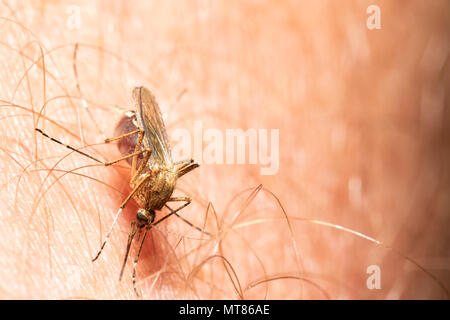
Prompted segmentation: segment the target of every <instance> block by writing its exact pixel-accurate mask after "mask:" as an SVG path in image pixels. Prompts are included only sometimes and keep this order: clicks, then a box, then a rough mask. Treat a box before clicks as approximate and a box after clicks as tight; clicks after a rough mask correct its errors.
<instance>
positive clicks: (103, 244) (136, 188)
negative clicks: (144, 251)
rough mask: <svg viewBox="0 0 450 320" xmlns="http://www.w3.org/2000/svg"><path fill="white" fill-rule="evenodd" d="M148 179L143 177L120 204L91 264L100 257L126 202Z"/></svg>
mask: <svg viewBox="0 0 450 320" xmlns="http://www.w3.org/2000/svg"><path fill="white" fill-rule="evenodd" d="M148 178H150V175H147V176H145V177H144V178H143V179H142V180H141V181H140V182H139V184H138V185H137V186H136V187H134V189H133V190H132V191H131V192H130V194H129V195H128V197H127V198H126V199H125V200H124V201H123V202H122V204H121V205H120V207H119V210H118V211H117V213H116V216H115V217H114V220H113V223H112V225H111V228H110V229H109V231H108V234H107V235H106V238H105V240H104V241H103V243H102V246H101V247H100V250H99V251H98V253H97V255H96V256H95V258H94V259H92V262H94V261H95V260H97V258H98V257H99V256H100V254H101V253H102V251H103V248H104V247H105V245H106V243H107V242H108V240H109V237H110V236H111V232H112V230H113V228H114V226H115V224H116V222H117V219H118V218H119V216H120V214H121V213H122V210H123V208H125V206H126V205H127V203H128V201H130V199H131V198H132V197H133V195H134V194H135V193H136V192H137V191H138V190H139V188H140V187H141V185H142V184H143V183H144V182H145V181H147V179H148Z"/></svg>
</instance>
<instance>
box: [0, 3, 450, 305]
mask: <svg viewBox="0 0 450 320" xmlns="http://www.w3.org/2000/svg"><path fill="white" fill-rule="evenodd" d="M372 2H373V1H368V2H364V1H363V2H358V3H357V4H356V3H350V2H348V3H347V2H346V3H345V4H341V3H340V4H339V5H338V4H337V3H336V2H332V1H329V2H328V1H309V2H294V3H292V4H290V5H286V4H280V3H279V2H275V1H273V2H271V1H267V2H264V3H263V4H258V5H256V4H249V3H244V2H239V3H234V4H232V3H230V2H227V1H224V2H219V1H214V2H211V3H209V2H205V3H203V2H202V3H198V4H197V3H195V4H194V3H193V2H186V3H181V2H178V1H177V2H171V3H165V4H164V5H162V4H160V3H159V2H155V3H148V2H147V1H145V2H144V1H142V2H137V3H136V2H135V1H133V2H109V1H108V2H101V1H99V2H80V3H73V2H71V3H70V4H68V3H60V2H46V1H43V2H39V3H33V4H27V5H23V4H17V3H15V2H4V3H3V4H2V5H1V7H2V8H1V11H0V13H1V16H2V17H4V18H3V19H2V20H1V29H0V30H1V31H0V35H1V50H0V57H1V59H2V61H3V68H2V70H1V71H0V74H1V78H2V80H1V81H2V85H1V87H0V99H1V101H2V102H1V107H0V108H1V113H0V123H1V124H0V132H1V135H0V137H2V141H1V143H0V147H1V149H0V157H1V158H0V168H1V171H2V174H1V176H0V186H2V192H1V201H0V206H3V207H2V210H0V217H1V219H0V237H1V241H0V255H1V260H0V297H1V298H4V299H7V298H13V299H17V298H28V299H30V298H32V299H37V298H43V299H54V298H56V299H71V298H82V299H83V298H85V299H105V298H106V299H120V298H125V299H135V298H136V294H135V292H134V290H133V284H132V280H131V278H132V272H133V269H132V268H133V266H132V265H133V264H132V259H134V257H135V255H136V253H137V249H136V247H135V246H136V244H135V246H134V247H133V249H132V250H131V253H130V257H129V259H128V264H127V267H126V268H125V271H124V276H123V279H122V280H121V282H119V281H118V278H119V272H120V267H121V264H122V261H123V258H124V252H125V246H126V241H127V236H128V230H129V227H130V223H131V221H132V220H133V219H134V217H135V214H136V210H137V208H138V206H137V205H136V203H134V202H130V204H129V205H127V207H126V209H125V210H124V213H123V215H122V216H121V217H119V220H118V223H117V226H116V227H115V229H114V231H113V233H112V235H111V238H110V241H109V242H108V243H107V245H106V247H105V249H104V251H103V252H102V254H101V255H100V257H99V259H98V260H97V261H95V262H94V263H93V262H92V261H91V259H92V258H93V257H94V256H95V254H96V253H97V251H98V249H99V247H100V243H101V240H102V239H104V238H105V234H106V233H107V231H108V229H109V227H110V225H111V223H112V221H113V217H114V214H115V213H116V212H117V210H118V207H119V206H120V204H121V202H122V201H123V199H125V197H126V196H127V194H128V193H129V192H130V191H131V190H130V188H129V186H128V181H129V179H130V169H129V166H128V165H127V163H126V162H125V161H123V162H121V163H119V164H117V165H114V166H111V167H107V168H104V167H102V166H101V165H97V164H96V163H95V162H94V161H93V160H91V159H88V158H86V157H83V156H82V155H77V154H75V153H71V151H70V150H68V149H66V148H64V147H63V146H61V145H58V144H56V143H53V142H52V141H50V140H48V139H46V138H44V137H42V136H40V135H39V134H38V133H37V132H36V131H35V130H34V128H35V127H39V128H42V129H43V130H45V131H46V132H48V133H49V134H51V135H52V136H54V137H56V138H57V139H60V140H62V141H64V142H65V143H68V144H70V145H73V146H75V147H80V146H82V145H83V144H98V145H96V146H95V147H93V148H86V149H83V151H85V152H88V153H90V154H92V155H94V156H95V157H98V158H101V159H106V160H113V159H117V158H119V157H120V156H121V154H120V153H119V152H118V151H117V148H116V147H115V145H114V144H113V143H111V144H104V143H102V140H103V138H102V135H101V132H99V131H104V133H105V135H106V136H108V137H112V135H113V132H114V126H115V123H117V121H118V120H119V119H120V117H121V115H120V112H118V108H120V109H125V110H129V109H133V105H132V101H131V91H132V89H133V87H135V86H140V85H144V86H145V87H147V88H149V89H151V90H152V92H153V93H154V94H155V96H156V98H157V100H158V101H159V103H160V106H161V110H162V112H163V113H164V114H165V116H166V118H165V122H166V127H167V131H168V135H169V137H171V133H172V132H174V131H175V130H176V129H177V128H186V129H187V130H189V131H190V132H193V131H194V130H193V127H194V123H195V121H199V120H201V121H202V125H203V128H204V129H207V128H215V129H218V130H220V131H221V132H225V129H228V128H242V129H243V130H247V129H249V128H256V129H279V170H278V172H276V173H275V174H274V175H261V174H260V166H259V165H251V164H247V165H221V164H207V163H203V164H202V165H201V166H200V167H199V168H198V169H195V170H194V171H193V172H191V173H189V174H187V175H186V176H185V177H182V178H181V179H180V180H179V182H178V184H177V186H178V189H177V190H176V192H175V194H176V195H177V196H180V195H183V194H185V195H186V194H187V195H189V196H190V197H192V199H193V203H192V204H191V205H189V206H188V207H187V208H185V209H183V210H182V211H181V214H182V215H183V216H184V217H186V219H188V220H189V221H191V222H192V223H194V224H195V225H196V226H198V227H199V228H203V229H204V230H207V231H208V232H209V233H211V234H212V236H209V235H207V234H202V233H200V232H198V231H197V230H195V229H193V228H191V227H190V226H189V225H187V224H185V223H184V222H182V221H181V220H180V219H177V218H176V217H171V218H170V219H168V220H167V221H165V222H164V223H161V225H160V228H159V229H157V230H156V229H153V230H151V231H150V235H149V236H148V238H147V239H146V241H145V243H144V247H143V250H142V254H141V256H140V261H139V263H138V265H137V282H138V285H137V287H138V290H139V292H140V293H141V296H142V297H143V298H146V299H178V298H187V299H191V298H203V299H207V298H229V299H238V298H245V299H251V298H255V299H264V298H271V299H276V298H278V299H300V298H312V299H327V298H332V299H339V298H340V299H352V298H359V299H374V298H388V299H398V298H439V299H442V298H448V296H447V290H448V289H447V288H448V287H449V286H450V273H449V264H448V259H449V256H448V252H449V250H448V248H449V235H448V225H449V209H450V198H449V194H450V193H449V192H448V191H449V187H450V183H449V171H448V163H449V157H450V154H449V139H448V138H449V129H448V126H447V125H446V124H447V123H449V119H448V118H449V112H448V110H447V105H448V93H447V92H448V83H450V81H449V63H448V53H449V48H450V46H449V42H448V39H449V35H448V30H450V28H449V27H450V26H449V18H448V15H447V16H446V12H448V11H449V4H448V2H446V1H433V3H432V4H430V3H425V2H423V1H410V2H408V3H407V4H405V3H400V2H398V3H395V2H392V1H378V3H377V4H378V5H379V6H380V8H381V29H380V30H368V29H367V27H366V20H367V18H368V16H369V15H368V14H367V13H366V9H367V7H368V6H369V5H370V4H372ZM77 43H78V45H77V46H78V49H77V50H75V48H76V44H77ZM74 52H76V59H74ZM43 53H45V58H44V59H43V58H42V54H43ZM34 62H35V63H34ZM74 65H76V69H77V75H78V77H76V76H75V74H74ZM30 66H31V68H30V69H29V71H28V72H26V71H27V69H28V68H29V67H30ZM44 70H45V72H43V71H44ZM77 81H78V83H79V85H80V88H81V96H80V92H79V91H78V90H77V85H76V84H77ZM16 87H17V88H16ZM69 97H70V98H69ZM83 99H84V100H85V101H86V102H87V105H88V108H89V111H87V110H86V109H84V108H83V107H82V105H83ZM88 112H91V113H92V114H93V116H94V118H95V119H97V123H98V126H99V127H100V130H98V129H97V128H96V126H95V123H94V122H93V121H92V119H91V118H90V117H89V113H88ZM38 117H40V118H39V121H38ZM49 119H50V120H51V121H54V123H51V121H50V120H49ZM172 144H173V145H175V144H176V141H172ZM204 145H206V143H204ZM63 157H65V158H64V159H63ZM59 160H61V161H60V162H59ZM195 160H197V161H199V159H195ZM82 166H88V167H86V168H82V169H78V170H75V171H73V172H72V173H69V174H66V175H62V174H64V172H65V171H69V170H74V169H77V168H80V167H82ZM52 168H53V169H52ZM77 174H78V175H77ZM79 174H82V175H83V176H81V175H79ZM61 175H62V176H61ZM58 177H60V178H59V179H58ZM94 179H96V180H94ZM259 185H262V186H263V188H262V189H259V188H257V187H258V186H259ZM252 195H253V196H252ZM208 204H212V206H213V207H214V210H212V207H211V205H210V206H209V207H208ZM176 206H177V204H171V207H173V208H174V207H176ZM207 208H209V210H207ZM166 213H167V211H163V212H158V213H157V217H158V218H160V217H162V216H164V214H166ZM326 223H328V224H326ZM339 226H342V227H343V228H339ZM350 230H353V231H355V232H353V233H352V232H351V231H350ZM356 232H359V233H356ZM368 237H371V238H368ZM375 240H378V241H380V242H376V241H375ZM219 244H220V246H219ZM373 265H376V266H379V267H380V272H381V288H380V289H373V290H370V289H368V287H367V285H366V280H367V278H368V277H369V276H370V275H369V274H368V273H367V268H368V267H369V266H373ZM264 279H266V282H264V281H262V280H264ZM269 280H270V281H269Z"/></svg>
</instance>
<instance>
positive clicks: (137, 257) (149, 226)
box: [133, 225, 152, 297]
mask: <svg viewBox="0 0 450 320" xmlns="http://www.w3.org/2000/svg"><path fill="white" fill-rule="evenodd" d="M151 227H152V226H151V225H147V226H146V227H145V232H144V235H143V237H142V241H141V245H140V246H139V251H138V253H137V255H136V258H135V259H134V264H133V288H134V292H136V295H137V296H138V297H139V291H138V290H137V288H136V266H137V263H138V261H139V256H140V255H141V250H142V246H143V245H144V240H145V237H146V236H147V232H148V230H149V229H150V228H151Z"/></svg>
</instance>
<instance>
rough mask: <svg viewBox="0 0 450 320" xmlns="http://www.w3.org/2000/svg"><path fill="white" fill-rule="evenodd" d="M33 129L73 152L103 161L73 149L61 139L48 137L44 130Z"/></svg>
mask: <svg viewBox="0 0 450 320" xmlns="http://www.w3.org/2000/svg"><path fill="white" fill-rule="evenodd" d="M35 130H36V131H37V132H39V133H40V134H42V135H43V136H44V137H46V138H48V139H50V140H51V141H53V142H56V143H58V144H60V145H62V146H64V147H66V148H67V149H70V150H72V151H75V152H77V153H79V154H81V155H83V156H85V157H88V158H89V159H92V160H94V161H96V162H99V163H103V161H101V160H99V159H97V158H95V157H93V156H91V155H89V154H87V153H84V152H83V151H80V150H79V149H75V148H74V147H72V146H69V145H68V144H65V143H64V142H61V141H59V140H57V139H55V138H53V137H50V136H49V135H48V134H46V133H45V132H44V131H42V130H41V129H39V128H35Z"/></svg>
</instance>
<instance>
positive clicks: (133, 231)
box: [119, 221, 136, 281]
mask: <svg viewBox="0 0 450 320" xmlns="http://www.w3.org/2000/svg"><path fill="white" fill-rule="evenodd" d="M135 234H136V221H133V222H131V228H130V233H129V234H128V242H127V250H126V251H125V257H124V259H123V264H122V268H121V269H120V276H119V281H120V280H122V275H123V270H124V269H125V265H126V264H127V259H128V254H129V253H130V247H131V243H132V242H133V238H134V235H135Z"/></svg>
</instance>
